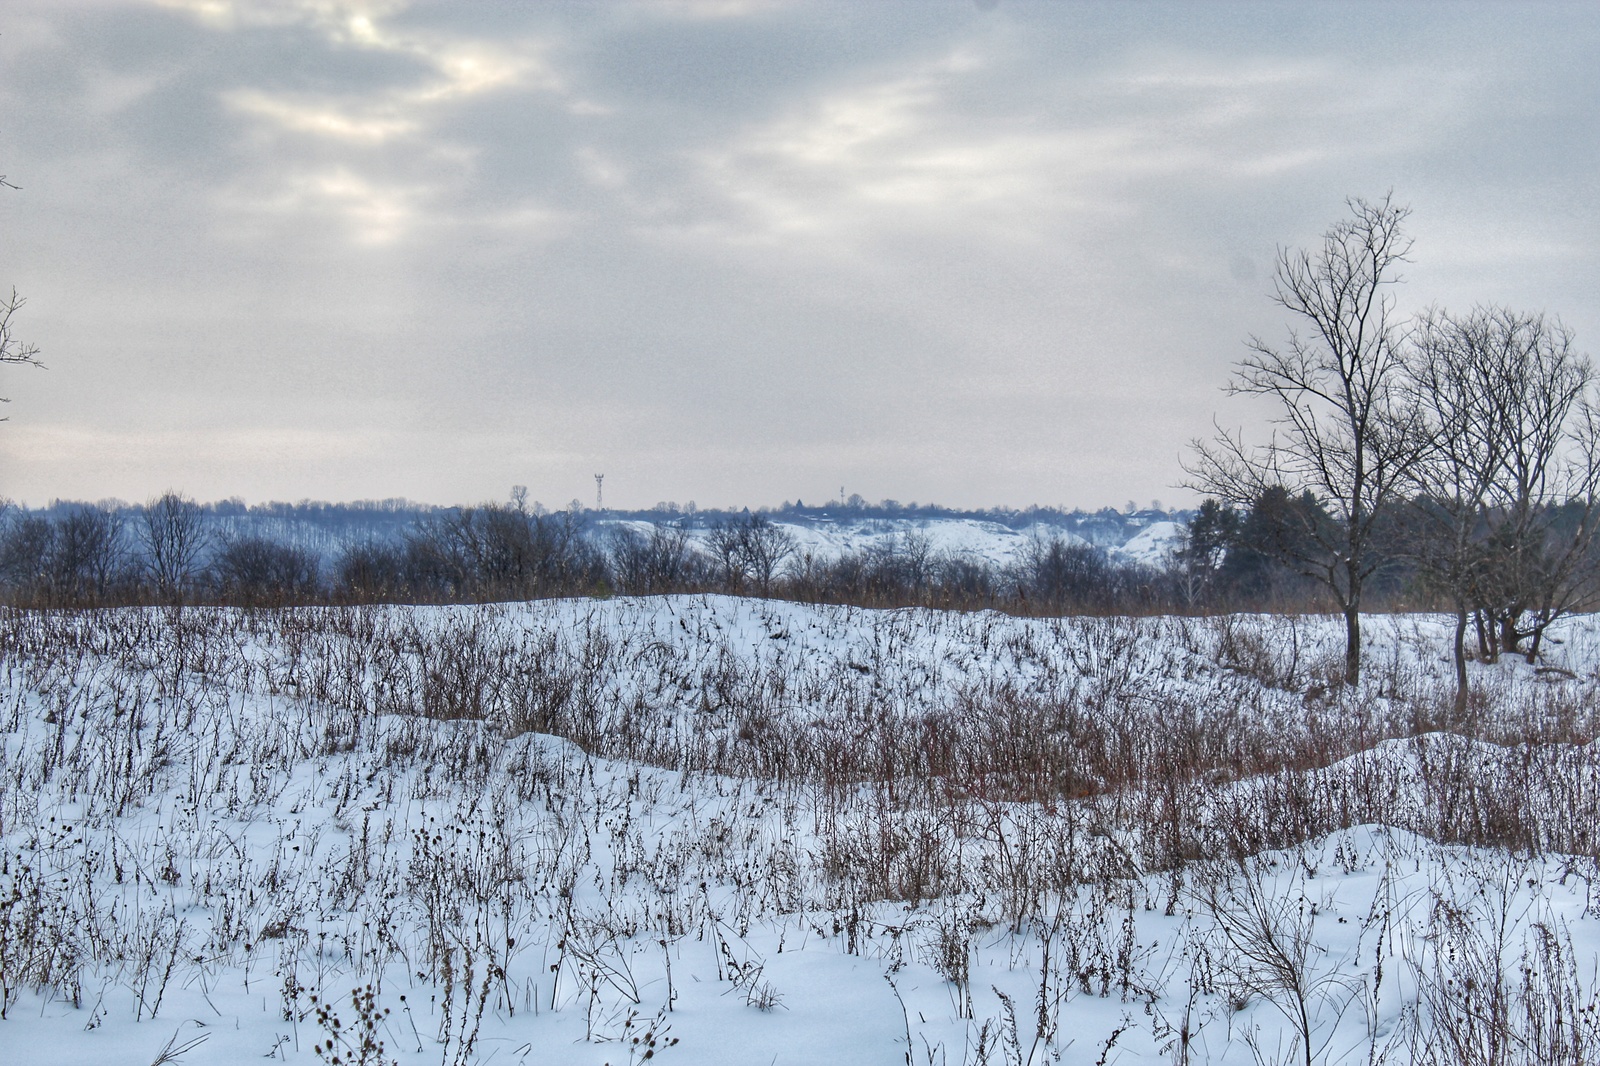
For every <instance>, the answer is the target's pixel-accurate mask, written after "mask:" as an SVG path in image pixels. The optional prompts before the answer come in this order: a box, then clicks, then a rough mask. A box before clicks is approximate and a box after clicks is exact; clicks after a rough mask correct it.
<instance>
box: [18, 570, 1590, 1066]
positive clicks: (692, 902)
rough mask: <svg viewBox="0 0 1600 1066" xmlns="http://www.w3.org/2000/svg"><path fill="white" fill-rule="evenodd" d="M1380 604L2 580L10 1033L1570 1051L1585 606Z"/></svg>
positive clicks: (75, 1044) (1579, 976) (1123, 1057)
mask: <svg viewBox="0 0 1600 1066" xmlns="http://www.w3.org/2000/svg"><path fill="white" fill-rule="evenodd" d="M1368 631H1369V652H1368V669H1367V679H1366V680H1365V681H1364V683H1363V685H1362V686H1361V687H1360V688H1359V689H1358V690H1356V691H1353V692H1348V691H1341V690H1338V689H1337V688H1334V687H1331V686H1330V685H1329V680H1330V677H1331V676H1333V675H1335V674H1336V673H1337V670H1338V667H1339V664H1340V656H1341V647H1340V639H1341V637H1342V630H1341V628H1340V626H1339V625H1337V624H1335V623H1334V622H1333V621H1331V620H1327V619H1299V618H1265V617H1256V618H1220V619H1179V618H1157V619H1067V620H1036V619H1035V620H1019V619H1011V618H1007V617H1004V616H1000V615H996V614H993V613H981V614H954V613H945V614H941V613H937V612H928V611H920V610H909V611H890V612H877V611H863V610H860V609H853V608H845V607H838V608H833V607H809V606H800V605H794V604H784V603H772V602H762V601H750V600H739V599H732V598H725V597H667V598H658V599H650V600H626V599H624V600H613V601H606V602H594V601H556V602H548V603H538V604H530V605H519V606H512V607H477V608H465V607H464V608H429V609H409V608H373V609H345V610H339V609H327V610H299V611H290V612H270V613H269V612H258V613H240V612H225V611H187V612H184V613H183V614H182V615H173V614H170V613H165V612H159V611H119V612H103V613H90V614H81V615H72V616H59V615H58V616H40V615H18V614H7V615H5V616H3V618H0V666H3V669H4V674H3V676H4V679H5V687H4V690H3V694H4V704H3V706H0V789H3V791H0V841H3V845H4V860H3V865H0V985H3V987H0V1006H3V1009H4V1020H3V1021H0V1059H3V1060H4V1061H7V1062H18V1063H22V1062H28V1063H86V1064H87V1063H129V1062H135V1063H145V1062H152V1063H154V1062H158V1061H160V1060H161V1058H162V1056H163V1053H164V1051H165V1052H166V1053H167V1055H168V1061H178V1062H184V1063H209V1062H231V1061H236V1060H239V1059H242V1058H249V1059H251V1060H252V1061H254V1060H257V1059H260V1058H269V1059H276V1060H278V1061H285V1062H287V1061H298V1062H317V1061H332V1059H333V1056H334V1054H337V1055H339V1056H340V1057H339V1061H341V1062H361V1061H365V1062H379V1061H382V1062H391V1061H395V1062H401V1063H424V1062H426V1063H432V1062H442V1063H446V1064H448V1063H474V1062H482V1063H487V1062H503V1063H516V1062H529V1063H533V1062H539V1063H584V1064H590V1063H593V1064H599V1063H612V1064H620V1063H638V1062H642V1061H644V1060H645V1059H646V1058H647V1057H648V1058H649V1059H651V1060H652V1061H653V1060H654V1059H656V1058H663V1059H666V1060H667V1061H668V1062H683V1063H713V1064H715V1063H729V1064H735V1063H737V1064H744V1063H812V1062H815V1063H846V1064H853V1063H884V1064H897V1063H904V1062H907V1061H910V1062H914V1063H937V1064H940V1066H944V1064H949V1063H979V1062H991V1063H995V1064H1000V1063H1022V1062H1028V1063H1042V1062H1064V1063H1085V1064H1089V1063H1112V1062H1127V1063H1133V1062H1252V1061H1304V1045H1305V1043H1306V1041H1307V1038H1308V1037H1309V1042H1310V1048H1311V1052H1312V1060H1313V1061H1315V1062H1319V1063H1322V1062H1327V1063H1335V1062H1352V1063H1353V1062H1371V1061H1392V1062H1412V1061H1426V1062H1441V1063H1442V1062H1462V1061H1473V1055H1474V1053H1475V1052H1477V1051H1482V1050H1483V1048H1484V1046H1485V1042H1486V1041H1488V1042H1491V1043H1492V1042H1493V1041H1494V1040H1496V1039H1498V1040H1500V1041H1501V1043H1500V1044H1499V1045H1497V1046H1499V1047H1501V1048H1502V1049H1510V1051H1511V1054H1509V1055H1508V1056H1507V1057H1504V1058H1502V1059H1498V1060H1493V1061H1505V1062H1558V1061H1572V1062H1580V1061H1594V1060H1595V1059H1594V1057H1595V1055H1596V1053H1597V1052H1600V1043H1597V1042H1596V1041H1597V1038H1600V1019H1597V1017H1596V1015H1597V1013H1600V1012H1597V1011H1596V1009H1595V1006H1594V998H1593V995H1594V989H1595V975H1596V966H1597V964H1600V912H1597V910H1596V904H1597V902H1600V898H1597V896H1596V883H1597V881H1600V865H1597V863H1596V861H1595V858H1594V856H1595V855H1596V854H1600V752H1597V751H1596V748H1595V747H1594V746H1592V745H1590V744H1589V743H1588V740H1589V738H1590V737H1592V736H1593V735H1594V732H1593V730H1594V726H1595V724H1596V723H1595V717H1596V715H1597V711H1596V705H1597V702H1600V701H1597V700H1596V695H1597V688H1600V624H1597V623H1596V620H1595V619H1590V618H1584V619H1579V620H1575V621H1573V622H1572V623H1570V624H1568V625H1567V626H1566V627H1565V628H1564V629H1563V631H1562V633H1561V638H1562V640H1563V643H1561V644H1558V645H1552V647H1551V651H1552V656H1553V657H1552V658H1551V660H1550V661H1548V662H1545V663H1542V664H1540V665H1539V666H1538V667H1534V666H1530V665H1528V664H1525V663H1520V662H1515V663H1514V662H1509V661H1507V662H1503V663H1501V664H1498V665H1494V666H1485V665H1474V668H1473V669H1474V686H1475V690H1474V699H1473V702H1472V706H1471V708H1470V712H1469V713H1470V717H1469V719H1468V720H1466V721H1447V720H1446V719H1445V717H1444V716H1445V715H1446V711H1447V708H1448V706H1449V699H1448V696H1449V690H1448V685H1447V681H1448V675H1449V664H1448V663H1447V662H1446V661H1444V656H1443V650H1444V630H1443V627H1442V626H1441V624H1440V623H1439V622H1438V621H1437V620H1434V619H1429V618H1421V617H1401V618H1373V619H1370V620H1369V622H1368ZM1490 975H1498V976H1499V980H1491V979H1490ZM369 990H370V999H368V993H369ZM1302 1008H1303V1009H1302ZM1486 1019H1487V1020H1486ZM1489 1020H1494V1023H1493V1024H1490V1021H1489ZM367 1034H370V1036H371V1037H372V1039H373V1040H374V1041H381V1043H382V1045H383V1047H382V1052H381V1055H380V1054H379V1053H378V1051H377V1049H376V1047H375V1046H372V1047H369V1048H368V1049H367V1051H366V1052H365V1053H363V1051H362V1049H361V1043H360V1042H361V1038H362V1036H363V1035H367ZM330 1040H332V1041H333V1042H334V1045H336V1046H335V1050H334V1051H331V1052H330V1051H327V1050H326V1047H327V1043H328V1041H330ZM197 1041H198V1043H197ZM1474 1041H1475V1042H1476V1043H1473V1042H1474ZM1585 1042H1587V1043H1585ZM185 1047H187V1050H183V1049H184V1048H185ZM647 1052H648V1055H647ZM1430 1056H1431V1057H1430ZM1483 1061H1490V1060H1489V1059H1487V1058H1485V1059H1484V1060H1483Z"/></svg>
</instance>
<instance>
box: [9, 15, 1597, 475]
mask: <svg viewBox="0 0 1600 1066" xmlns="http://www.w3.org/2000/svg"><path fill="white" fill-rule="evenodd" d="M1597 27H1600V19H1597V18H1596V16H1595V15H1594V13H1593V12H1592V10H1591V9H1590V8H1588V7H1587V6H1582V5H1570V6H1569V5H1549V6H1533V5H1482V6H1466V5H1450V6H1444V5H1437V6H1434V5H1430V6H1420V5H1419V6H1399V5H1396V6H1378V5H1355V4H1325V5H1279V4H1266V5H1242V6H1222V5H1205V6H1198V5H1182V4H1178V5H1158V4H1141V5H1123V4H1115V5H1112V4H1100V5H1089V4H1064V3H1063V4H1043V3H1038V4H1035V3H1020V2H1010V0H1006V2H1002V3H1000V4H998V5H992V6H991V7H990V9H988V10H985V9H984V8H983V6H982V5H975V4H971V3H954V2H952V3H949V4H903V5H887V4H885V5H877V4H873V5H862V4H838V5H818V4H812V3H805V4H800V3H758V2H751V3H738V2H718V0H707V2H704V3H637V4H617V5H579V4H571V5H566V4H550V5H514V4H472V5H458V4H445V3H435V4H415V5H407V4H403V3H398V2H394V3H364V2H357V0H351V2H337V0H306V2H302V3H282V4H273V5H261V4H254V3H243V2H239V3H235V4H229V3H226V2H224V0H205V2H202V0H192V2H172V3H168V4H145V3H132V2H128V3H118V2H110V0H107V2H101V3H95V4H82V5H58V4H55V3H47V2H45V0H24V2H22V3H18V4H16V5H13V8H12V10H11V11H10V12H8V15H7V16H6V22H5V24H0V70H3V71H4V73H3V74H0V114H3V115H4V116H5V122H4V125H3V127H0V161H3V162H4V164H5V165H4V166H3V167H0V171H3V172H5V173H8V174H9V175H10V176H11V177H12V179H13V180H16V181H18V183H19V184H22V185H24V186H25V189H24V191H23V192H20V193H11V194H9V195H7V196H5V197H3V198H0V227H3V229H4V232H5V233H6V235H7V237H6V249H7V252H8V255H7V257H6V266H7V268H8V269H7V271H6V276H4V277H0V284H11V283H14V284H16V285H17V286H18V287H19V288H20V289H21V290H23V291H24V292H25V293H26V294H27V295H28V296H29V297H30V300H31V302H30V304H29V306H28V308H27V309H26V311H25V312H24V315H25V319H26V324H27V329H28V331H29V333H30V337H31V338H32V339H34V340H36V341H37V342H38V343H39V344H40V345H41V347H43V348H44V349H45V350H46V353H47V355H48V357H49V358H48V362H50V364H51V367H52V369H51V370H50V371H49V372H48V373H47V374H33V375H26V376H24V375H20V374H9V375H8V376H7V378H6V381H5V387H6V389H7V390H8V392H9V394H10V395H12V396H13V397H14V399H15V401H16V402H15V403H14V404H13V405H12V408H11V410H10V411H9V413H10V414H11V415H12V416H13V421H12V422H10V423H9V424H7V425H6V426H4V427H3V428H0V463H3V466H0V471H3V477H0V492H3V493H7V494H10V495H13V496H19V497H23V498H27V499H30V500H42V499H44V498H47V497H50V496H56V495H64V496H69V495H70V496H90V497H97V496H102V495H108V494H116V495H121V496H125V497H140V496H144V495H147V494H150V493H152V492H156V491H159V490H160V489H162V488H165V487H168V486H181V487H184V488H186V489H188V490H189V491H190V492H193V493H196V494H198V495H201V496H218V495H228V494H233V493H240V494H243V495H246V496H248V497H251V498H264V497H300V496H320V497H334V498H352V497H361V496H383V495H391V494H406V495H411V496H414V497H419V498H425V499H433V500H440V501H465V500H472V499H476V498H481V497H485V496H499V495H502V494H503V493H504V491H505V489H506V487H507V486H509V485H510V484H512V483H526V484H528V485H529V486H530V487H532V489H533V492H534V495H536V496H540V497H542V498H544V499H545V500H546V501H547V502H561V501H563V500H565V499H567V498H569V497H571V496H577V495H585V494H586V492H587V489H586V487H585V486H586V485H588V484H589V475H590V474H592V473H593V472H595V471H596V470H600V469H604V470H606V471H607V473H608V478H607V498H608V500H614V501H615V502H617V503H620V504H649V503H652V502H654V501H655V500H657V499H664V498H674V499H678V500H687V499H689V498H696V499H698V500H699V501H700V502H701V503H702V504H715V503H729V502H741V503H744V502H748V503H760V502H777V501H778V500H780V499H782V498H792V497H794V496H797V495H798V496H801V497H804V498H808V499H816V498H823V497H826V496H828V495H831V494H832V493H833V492H835V491H837V489H838V487H839V485H840V483H841V482H843V483H845V484H847V485H849V486H850V487H851V491H860V492H863V493H864V494H865V495H868V496H869V497H878V496H894V497H897V498H900V499H902V500H906V499H913V498H916V499H922V500H928V499H936V500H939V501H943V502H948V503H970V504H982V503H994V502H1011V503H1025V502H1032V501H1040V502H1066V503H1077V504H1083V505H1089V506H1098V505H1101V504H1104V503H1115V504H1120V503H1121V502H1123V501H1125V500H1126V499H1128V498H1130V497H1134V498H1138V499H1141V500H1142V499H1148V498H1150V497H1152V496H1159V497H1161V498H1162V499H1165V500H1172V499H1175V498H1177V496H1178V495H1179V494H1176V493H1174V492H1173V491H1172V485H1173V483H1174V482H1176V481H1178V480H1179V479H1180V477H1181V473H1180V471H1179V469H1178V465H1177V464H1178V458H1179V456H1180V454H1181V452H1182V449H1183V446H1184V443H1185V442H1186V441H1187V440H1188V439H1189V438H1190V437H1193V436H1195V435H1197V434H1202V433H1205V432H1207V431H1208V430H1209V427H1210V424H1211V419H1212V416H1213V414H1214V413H1215V414H1218V415H1219V416H1220V417H1221V418H1222V419H1223V421H1224V422H1226V423H1227V424H1230V425H1232V424H1238V423H1241V422H1244V423H1253V422H1258V421H1259V419H1260V414H1261V413H1260V412H1259V411H1258V410H1255V409H1252V408H1250V407H1248V406H1247V405H1240V404H1238V403H1237V402H1235V401H1230V400H1226V399H1224V398H1223V397H1222V396H1221V395H1220V393H1219V392H1218V386H1220V385H1221V384H1222V383H1223V382H1224V381H1225V379H1226V376H1227V373H1228V368H1229V365H1230V364H1231V362H1232V361H1233V360H1234V359H1236V358H1237V357H1238V356H1239V354H1240V352H1241V347H1240V341H1241V339H1242V338H1243V337H1244V336H1246V335H1247V334H1249V333H1252V332H1261V333H1267V334H1271V333H1273V332H1274V331H1276V330H1278V329H1280V328H1281V320H1280V319H1279V318H1277V317H1276V316H1275V315H1274V312H1273V309H1272V307H1271V305H1270V303H1269V302H1268V301H1267V300H1266V299H1265V290H1266V288H1267V285H1268V280H1269V278H1268V275H1269V272H1270V263H1271V261H1272V257H1273V254H1274V251H1275V248H1276V247H1277V246H1278V245H1280V244H1285V243H1291V244H1292V243H1298V242H1304V241H1308V240H1311V239H1314V238H1315V236H1316V235H1317V234H1318V233H1319V232H1320V231H1321V229H1322V228H1323V227H1324V226H1326V225H1327V224H1328V223H1329V222H1330V221H1332V220H1333V219H1334V218H1336V217H1338V215H1339V214H1340V212H1341V211H1342V201H1343V198H1344V197H1345V196H1346V195H1350V194H1359V195H1381V194H1382V193H1383V192H1384V191H1385V190H1387V189H1389V188H1391V187H1392V188H1394V189H1395V191H1396V194H1397V196H1398V197H1399V198H1401V199H1402V200H1405V201H1409V202H1411V203H1412V204H1413V205H1414V206H1415V208H1416V214H1415V216H1414V232H1415V234H1416V237H1417V241H1418V244H1417V256H1416V258H1417V262H1416V263H1415V264H1414V266H1413V268H1412V270H1411V272H1410V274H1411V282H1410V284H1409V285H1408V287H1407V289H1406V290H1405V294H1406V299H1407V300H1409V301H1412V302H1415V303H1419V304H1420V303H1428V302H1432V301H1435V300H1439V301H1443V302H1445V303H1450V304H1464V303H1468V302H1471V301H1472V300H1481V299H1501V300H1506V301H1508V302H1512V303H1515V304H1518V305H1523V306H1534V307H1548V308H1549V309H1551V310H1554V311H1558V312H1560V313H1561V314H1562V315H1563V316H1564V317H1565V318H1566V320H1567V321H1568V322H1569V324H1571V325H1573V326H1574V327H1575V328H1576V329H1577V330H1578V332H1579V335H1580V339H1585V338H1589V337H1592V336H1593V330H1594V329H1595V328H1600V315H1597V313H1596V311H1597V309H1596V307H1595V303H1594V293H1595V292H1596V291H1597V286H1596V284H1595V282H1596V280H1597V278H1600V263H1597V257H1600V253H1597V248H1600V240H1597V238H1600V232H1597V214H1600V211H1597V208H1596V206H1595V205H1596V203H1597V202H1600V201H1597V199H1596V197H1595V195H1594V194H1595V192H1596V188H1595V181H1596V179H1595V174H1596V173H1597V168H1596V165H1595V164H1596V163H1597V160H1596V158H1595V157H1596V154H1597V152H1600V147H1597V144H1596V141H1595V138H1593V137H1592V136H1590V135H1589V132H1590V128H1591V127H1592V124H1593V118H1592V116H1593V114H1594V112H1595V105H1596V103H1597V102H1600V101H1597V99H1596V96H1597V88H1596V85H1597V78H1596V76H1595V74H1594V73H1593V72H1592V70H1591V69H1590V68H1591V66H1592V64H1591V63H1590V62H1589V59H1588V56H1589V55H1591V54H1592V50H1593V47H1594V45H1595V44H1596V43H1597V40H1596V38H1597V37H1600V33H1597ZM1591 343H1592V342H1591Z"/></svg>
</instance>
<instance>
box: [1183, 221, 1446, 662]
mask: <svg viewBox="0 0 1600 1066" xmlns="http://www.w3.org/2000/svg"><path fill="white" fill-rule="evenodd" d="M1348 204H1349V207H1350V217H1349V218H1347V219H1344V220H1343V221H1340V222H1337V223H1335V224H1334V225H1333V226H1332V227H1330V228H1329V229H1328V231H1327V232H1326V233H1324V234H1323V236H1322V243H1321V245H1320V247H1317V248H1315V249H1309V250H1308V249H1293V250H1290V249H1282V250H1280V251H1279V253H1278V263H1277V272H1276V278H1275V285H1274V292H1273V298H1274V300H1275V301H1276V302H1277V303H1278V304H1279V305H1280V306H1281V307H1283V308H1284V309H1285V310H1286V311H1288V312H1289V313H1290V315H1291V317H1292V320H1293V322H1292V324H1291V326H1290V328H1289V333H1288V338H1287V340H1286V342H1285V343H1284V345H1283V346H1281V347H1279V346H1275V345H1272V344H1268V343H1267V342H1266V341H1264V340H1262V339H1261V338H1259V337H1252V338H1251V339H1250V341H1249V347H1250V354H1249V355H1248V356H1246V357H1245V359H1244V360H1242V361H1241V362H1240V363H1239V365H1238V369H1237V371H1236V372H1235V374H1234V379H1233V382H1232V384H1231V385H1229V387H1228V391H1229V393H1230V394H1245V395H1256V396H1267V397H1270V398H1272V399H1273V400H1276V401H1277V405H1278V409H1279V413H1278V417H1277V418H1276V419H1275V420H1274V423H1275V425H1276V427H1277V431H1276V432H1275V433H1274V436H1273V439H1272V440H1271V441H1270V442H1269V443H1268V444H1266V445H1264V446H1261V447H1256V448H1252V447H1249V446H1247V445H1246V444H1245V443H1244V441H1243V439H1242V437H1241V436H1239V435H1237V434H1232V433H1228V432H1226V431H1222V430H1221V429H1220V428H1219V431H1218V435H1217V436H1216V438H1215V439H1214V440H1212V441H1210V442H1204V441H1196V442H1194V448H1195V458H1194V460H1193V462H1192V463H1191V464H1188V465H1186V467H1185V469H1186V470H1187V472H1188V473H1189V475H1190V477H1191V479H1192V481H1191V482H1190V484H1191V486H1192V487H1194V488H1197V489H1199V490H1201V491H1202V492H1206V493H1208V494H1211V495H1214V496H1217V497H1220V498H1221V499H1223V500H1226V501H1229V502H1232V503H1236V504H1241V505H1249V504H1250V503H1252V502H1253V501H1254V500H1256V499H1258V498H1260V497H1261V495H1262V494H1263V493H1264V492H1266V491H1267V490H1268V489H1271V488H1283V489H1286V490H1288V491H1289V492H1290V493H1291V494H1292V495H1296V496H1298V495H1300V494H1301V493H1310V494H1311V496H1312V497H1313V498H1314V499H1315V501H1316V502H1317V503H1318V504H1319V505H1320V506H1319V507H1318V508H1315V509H1309V508H1308V509H1305V513H1306V514H1307V515H1308V516H1312V518H1310V519H1308V523H1307V524H1308V528H1307V529H1306V530H1305V532H1306V534H1307V536H1308V538H1309V541H1310V543H1312V544H1313V545H1314V546H1315V550H1314V551H1311V552H1307V553H1297V557H1296V558H1293V559H1286V560H1284V561H1285V562H1287V563H1289V564H1290V565H1293V566H1295V567H1296V568H1298V569H1299V570H1301V572H1302V573H1305V574H1306V575H1308V576H1310V577H1313V578H1315V579H1316V580H1317V581H1319V582H1320V583H1322V584H1323V585H1325V586H1326V587H1327V588H1328V589H1329V590H1330V591H1331V592H1332V594H1333V596H1334V599H1335V601H1336V602H1337V603H1338V605H1339V609H1340V610H1341V612H1342V613H1343V614H1344V619H1345V641H1346V642H1345V681H1346V682H1347V683H1349V684H1354V683H1355V682H1356V681H1357V680H1359V678H1360V676H1361V595H1362V589H1363V587H1364V585H1365V583H1366V581H1367V579H1368V578H1369V577H1371V576H1372V574H1373V572H1374V571H1375V570H1376V568H1377V565H1378V559H1377V556H1376V555H1375V554H1374V552H1373V551H1372V544H1373V538H1374V534H1375V532H1376V528H1377V522H1378V521H1379V520H1380V518H1381V517H1382V515H1383V512H1384V511H1385V508H1386V507H1387V506H1388V505H1389V504H1390V503H1391V502H1392V501H1394V500H1395V499H1396V498H1397V497H1398V494H1399V493H1400V491H1401V490H1402V488H1403V486H1404V485H1405V477H1406V475H1407V472H1408V471H1409V470H1410V468H1411V466H1412V465H1413V463H1414V462H1415V461H1416V456H1417V454H1418V451H1419V437H1418V435H1417V434H1416V433H1415V432H1414V431H1413V429H1412V426H1411V422H1410V419H1409V417H1408V415H1407V413H1406V412H1405V411H1404V409H1403V408H1404V390H1402V389H1401V388H1400V385H1401V381H1402V377H1403V372H1404V366H1403V363H1402V359H1401V351H1400V349H1401V345H1402V340H1403V338H1402V334H1401V331H1400V328H1399V327H1398V325H1397V324H1396V323H1395V321H1394V299H1393V297H1392V296H1391V295H1390V294H1389V291H1388V290H1389V287H1390V286H1392V285H1393V284H1395V283H1396V282H1397V281H1398V280H1399V278H1398V276H1397V271H1398V269H1399V266H1400V264H1401V263H1403V262H1405V261H1406V256H1407V254H1408V253H1409V252H1410V250H1411V241H1410V239H1409V238H1407V237H1406V236H1405V232H1404V228H1403V224H1404V222H1405V220H1406V217H1407V215H1409V214H1410V211H1409V209H1407V208H1404V207H1401V206H1399V205H1397V204H1395V203H1394V202H1393V199H1392V196H1386V197H1384V199H1382V200H1380V201H1377V202H1370V201H1367V200H1362V199H1352V200H1349V201H1348ZM1319 515H1320V516H1321V517H1317V516H1319Z"/></svg>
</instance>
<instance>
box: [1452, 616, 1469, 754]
mask: <svg viewBox="0 0 1600 1066" xmlns="http://www.w3.org/2000/svg"><path fill="white" fill-rule="evenodd" d="M1455 657H1456V713H1455V720H1456V723H1458V724H1459V723H1460V722H1462V721H1464V720H1465V719H1466V717H1467V609H1466V607H1465V606H1463V605H1461V604H1457V605H1456V636H1455Z"/></svg>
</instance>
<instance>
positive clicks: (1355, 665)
mask: <svg viewBox="0 0 1600 1066" xmlns="http://www.w3.org/2000/svg"><path fill="white" fill-rule="evenodd" d="M1360 680H1361V608H1360V607H1358V606H1357V605H1356V604H1354V603H1352V604H1350V605H1349V606H1347V607H1346V608H1345V609H1344V683H1345V684H1346V685H1355V684H1357V683H1358V682H1359V681H1360Z"/></svg>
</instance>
